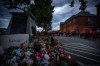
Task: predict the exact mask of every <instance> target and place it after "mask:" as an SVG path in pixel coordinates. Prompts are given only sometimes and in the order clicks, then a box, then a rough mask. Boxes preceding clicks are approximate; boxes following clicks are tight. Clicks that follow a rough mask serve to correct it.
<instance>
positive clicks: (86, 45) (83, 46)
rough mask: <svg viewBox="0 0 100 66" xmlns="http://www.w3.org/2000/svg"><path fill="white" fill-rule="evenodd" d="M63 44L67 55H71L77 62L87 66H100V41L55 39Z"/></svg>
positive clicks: (71, 38) (76, 38)
mask: <svg viewBox="0 0 100 66" xmlns="http://www.w3.org/2000/svg"><path fill="white" fill-rule="evenodd" d="M54 38H56V39H59V40H60V42H61V43H62V44H63V47H64V49H65V51H66V53H70V54H71V55H72V57H73V59H75V60H76V61H77V62H79V63H81V64H85V65H99V66H100V44H99V43H100V41H99V40H96V41H92V40H88V39H83V38H78V37H58V36H56V37H54Z"/></svg>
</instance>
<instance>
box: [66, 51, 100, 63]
mask: <svg viewBox="0 0 100 66" xmlns="http://www.w3.org/2000/svg"><path fill="white" fill-rule="evenodd" d="M65 52H67V53H70V54H72V55H76V56H79V57H82V58H85V59H88V60H91V61H95V62H97V63H100V61H98V60H95V59H92V58H88V57H85V56H82V55H78V54H75V53H72V52H68V51H65Z"/></svg>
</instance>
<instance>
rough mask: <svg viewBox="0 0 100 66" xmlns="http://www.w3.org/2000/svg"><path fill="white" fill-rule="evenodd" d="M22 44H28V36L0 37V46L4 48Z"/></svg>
mask: <svg viewBox="0 0 100 66" xmlns="http://www.w3.org/2000/svg"><path fill="white" fill-rule="evenodd" d="M22 43H24V44H26V45H27V44H28V43H29V34H13V35H0V45H1V46H3V47H4V48H8V47H10V46H20V44H22Z"/></svg>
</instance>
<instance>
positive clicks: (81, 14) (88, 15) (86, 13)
mask: <svg viewBox="0 0 100 66" xmlns="http://www.w3.org/2000/svg"><path fill="white" fill-rule="evenodd" d="M81 16H87V17H90V16H96V15H94V14H91V13H90V12H88V11H80V12H79V13H77V14H76V15H72V16H71V17H70V18H69V19H67V20H66V21H65V22H68V21H70V20H72V19H73V18H75V17H81Z"/></svg>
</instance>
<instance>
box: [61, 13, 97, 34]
mask: <svg viewBox="0 0 100 66" xmlns="http://www.w3.org/2000/svg"><path fill="white" fill-rule="evenodd" d="M95 17H96V16H95V15H91V14H89V15H87V14H86V15H78V14H77V15H74V16H72V17H70V18H69V19H67V20H66V21H65V22H63V23H62V22H61V23H60V32H61V33H65V32H67V33H72V32H74V31H76V32H80V31H83V32H85V30H86V29H89V28H88V19H91V23H92V22H94V21H95V20H93V19H95Z"/></svg>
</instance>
